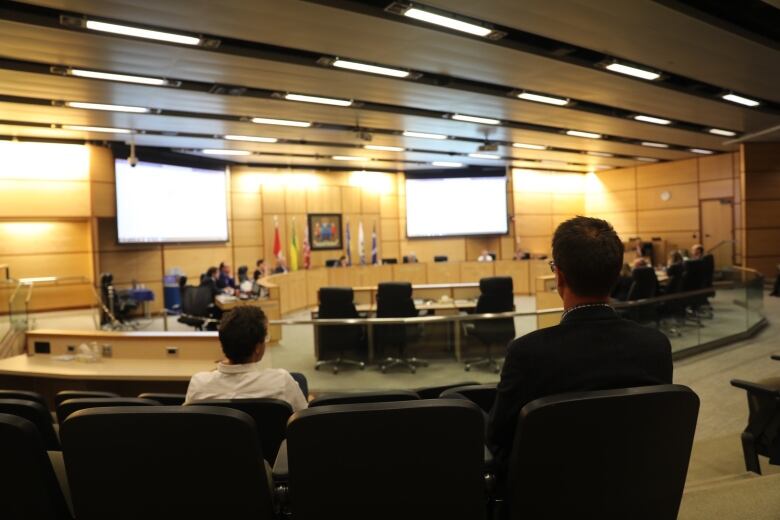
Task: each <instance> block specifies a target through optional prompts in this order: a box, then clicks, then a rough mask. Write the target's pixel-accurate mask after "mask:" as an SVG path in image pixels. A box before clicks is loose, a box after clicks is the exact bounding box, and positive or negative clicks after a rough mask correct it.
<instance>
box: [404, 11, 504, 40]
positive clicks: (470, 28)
mask: <svg viewBox="0 0 780 520" xmlns="http://www.w3.org/2000/svg"><path fill="white" fill-rule="evenodd" d="M404 16H406V17H409V18H414V19H415V20H420V21H421V22H427V23H432V24H434V25H439V26H441V27H446V28H448V29H454V30H456V31H461V32H465V33H468V34H473V35H474V36H482V37H483V38H484V37H485V36H487V35H489V34H490V33H492V32H493V30H492V29H488V28H487V27H482V26H481V25H477V24H473V23H468V22H464V21H462V20H456V19H455V18H450V17H448V16H442V15H440V14H435V13H431V12H428V11H423V10H422V9H418V8H416V7H412V8H410V9H407V10H406V11H405V12H404Z"/></svg>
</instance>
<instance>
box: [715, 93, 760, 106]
mask: <svg viewBox="0 0 780 520" xmlns="http://www.w3.org/2000/svg"><path fill="white" fill-rule="evenodd" d="M722 97H723V99H725V100H726V101H731V102H732V103H738V104H740V105H745V106H746V107H756V106H758V105H760V104H761V103H759V102H758V101H756V100H754V99H750V98H746V97H742V96H738V95H736V94H726V95H724V96H722Z"/></svg>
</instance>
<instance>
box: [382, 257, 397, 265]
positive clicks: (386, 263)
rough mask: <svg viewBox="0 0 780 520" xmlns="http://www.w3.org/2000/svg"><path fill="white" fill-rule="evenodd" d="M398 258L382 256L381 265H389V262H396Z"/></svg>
mask: <svg viewBox="0 0 780 520" xmlns="http://www.w3.org/2000/svg"><path fill="white" fill-rule="evenodd" d="M397 263H398V259H397V258H383V259H382V264H383V265H391V264H397Z"/></svg>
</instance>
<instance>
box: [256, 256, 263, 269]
mask: <svg viewBox="0 0 780 520" xmlns="http://www.w3.org/2000/svg"><path fill="white" fill-rule="evenodd" d="M263 262H265V259H264V258H261V259H260V260H258V261H257V262H256V263H255V265H256V266H257V267H260V264H262V263H263Z"/></svg>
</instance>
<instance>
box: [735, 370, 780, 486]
mask: <svg viewBox="0 0 780 520" xmlns="http://www.w3.org/2000/svg"><path fill="white" fill-rule="evenodd" d="M731 385H732V386H735V387H737V388H741V389H743V390H745V391H746V392H747V399H748V411H749V414H750V415H749V416H748V424H747V426H746V427H745V430H744V431H743V432H742V454H743V456H744V458H745V469H746V470H747V471H752V472H753V473H758V474H759V475H760V474H761V464H760V463H759V459H758V456H759V455H763V456H765V457H769V463H770V464H777V465H780V389H778V388H777V387H776V386H769V385H767V384H762V383H751V382H748V381H743V380H740V379H732V380H731Z"/></svg>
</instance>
